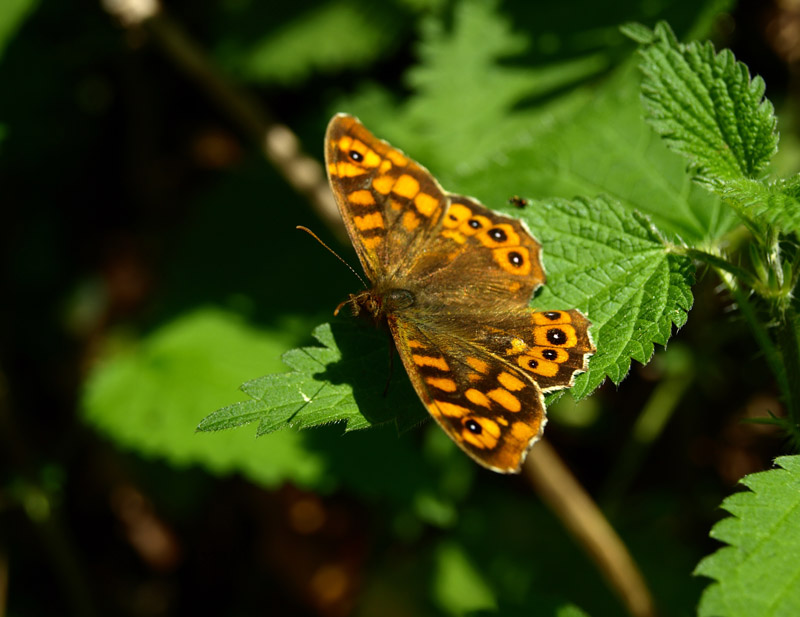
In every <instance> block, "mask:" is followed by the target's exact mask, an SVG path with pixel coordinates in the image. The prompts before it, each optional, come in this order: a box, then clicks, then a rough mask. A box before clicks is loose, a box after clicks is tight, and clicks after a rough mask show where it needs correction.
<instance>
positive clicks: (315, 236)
mask: <svg viewBox="0 0 800 617" xmlns="http://www.w3.org/2000/svg"><path fill="white" fill-rule="evenodd" d="M296 229H300V230H302V231H304V232H306V233H307V234H309V235H310V236H311V237H312V238H314V239H315V240H316V241H317V242H319V243H320V244H321V245H322V246H324V247H325V248H326V249H328V250H329V251H330V252H331V254H332V255H333V256H334V257H336V259H338V260H339V261H341V262H342V263H343V264H344V265H345V266H347V267H348V269H349V270H350V272H352V273H353V274H355V275H356V278H357V279H358V280H359V281H361V284H362V285H363V286H364V289H369V286H368V285H367V284H366V283H365V282H364V279H362V278H361V276H360V275H359V274H358V272H356V271H355V270H354V269H353V266H351V265H350V264H349V263H347V262H346V261H345V260H344V259H342V258H341V257H340V256H339V253H337V252H336V251H334V250H333V249H332V248H331V247H329V246H328V245H327V244H325V243H324V242H323V241H322V240H320V239H319V236H317V234H315V233H314V232H313V231H311V230H310V229H309V228H308V227H303V226H302V225H298V226H297V227H296ZM337 310H338V309H337Z"/></svg>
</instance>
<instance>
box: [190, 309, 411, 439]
mask: <svg viewBox="0 0 800 617" xmlns="http://www.w3.org/2000/svg"><path fill="white" fill-rule="evenodd" d="M314 338H316V339H317V341H319V343H320V346H313V347H302V348H300V349H292V350H291V351H288V352H286V353H285V354H284V355H283V362H284V363H285V364H286V365H287V366H289V367H290V368H291V369H293V370H292V371H291V372H289V373H279V374H273V375H266V376H265V377H261V378H260V379H255V380H253V381H250V382H248V383H245V384H244V385H243V386H242V388H241V389H242V391H243V392H244V393H245V394H247V395H248V396H249V397H250V398H251V400H248V401H242V402H239V403H234V404H233V405H229V406H228V407H224V408H222V409H220V410H218V411H216V412H214V413H213V414H211V415H210V416H208V417H207V418H205V419H204V420H203V421H202V422H201V423H200V425H199V426H198V427H197V428H198V430H200V431H215V430H221V429H226V428H232V427H235V426H241V425H243V424H249V423H250V422H254V421H259V426H258V429H257V434H258V435H264V434H266V433H271V432H273V431H276V430H278V429H281V428H286V427H289V426H291V427H294V428H309V427H312V426H320V425H324V424H330V423H332V422H343V423H344V428H345V431H352V430H357V429H362V428H366V427H368V426H373V425H377V424H384V423H387V422H395V423H396V424H397V427H398V429H399V430H400V431H404V430H406V429H407V428H410V427H411V426H414V425H416V424H419V423H420V422H421V421H422V420H424V419H426V418H427V412H426V411H425V408H424V407H423V406H422V404H421V403H420V402H419V400H418V399H417V396H416V394H414V392H413V390H412V389H411V384H410V382H409V381H408V379H407V378H406V377H405V376H404V375H401V372H403V368H402V365H400V363H399V361H398V360H397V358H395V359H394V362H395V363H396V364H398V365H399V366H397V367H394V369H395V370H394V371H393V372H394V373H395V374H394V375H393V376H392V377H391V382H390V383H389V384H388V388H389V392H388V395H384V392H385V390H386V388H387V380H388V379H390V362H391V360H390V355H389V354H390V350H391V348H390V346H389V345H390V334H389V333H388V331H382V330H376V329H375V328H374V327H371V326H369V325H367V323H363V322H360V320H355V319H350V318H342V319H341V320H338V321H336V322H334V323H332V324H322V325H320V326H318V327H317V328H315V330H314Z"/></svg>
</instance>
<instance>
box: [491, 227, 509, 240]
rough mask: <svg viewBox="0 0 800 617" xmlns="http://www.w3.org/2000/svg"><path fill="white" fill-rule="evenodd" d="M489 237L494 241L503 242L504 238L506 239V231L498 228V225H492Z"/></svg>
mask: <svg viewBox="0 0 800 617" xmlns="http://www.w3.org/2000/svg"><path fill="white" fill-rule="evenodd" d="M489 237H490V238H491V239H492V240H494V241H495V242H505V241H506V240H508V236H507V235H506V232H505V231H503V230H502V229H500V228H499V227H493V228H492V229H490V230H489Z"/></svg>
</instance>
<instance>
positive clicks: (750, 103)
mask: <svg viewBox="0 0 800 617" xmlns="http://www.w3.org/2000/svg"><path fill="white" fill-rule="evenodd" d="M640 53H641V59H642V60H641V64H640V68H641V70H642V73H643V75H644V79H643V81H642V99H643V103H644V107H645V110H646V113H647V119H648V121H649V122H650V123H651V125H652V126H653V127H654V128H655V130H656V131H657V132H658V133H659V134H660V135H661V136H662V137H663V139H664V140H665V141H666V143H667V144H668V145H669V146H670V148H672V149H673V150H675V151H676V152H679V153H680V154H682V155H684V156H686V157H687V158H688V159H689V160H690V162H691V163H692V165H693V166H695V167H696V173H697V174H698V179H699V180H701V181H703V182H704V183H706V184H708V185H710V186H711V187H719V186H720V185H721V184H723V183H724V182H725V181H729V180H737V179H740V178H742V177H745V178H758V177H760V176H761V174H762V172H763V171H764V169H765V168H766V166H767V165H768V164H769V162H770V160H771V158H772V156H773V155H774V154H775V152H776V151H777V148H778V134H777V132H776V123H777V121H776V118H775V115H774V113H773V108H772V104H771V103H770V102H769V101H768V100H767V99H765V98H764V90H765V86H764V81H763V80H762V79H761V78H760V77H755V78H753V79H751V78H750V73H749V71H748V69H747V66H745V65H744V64H742V63H741V62H737V61H736V59H735V58H734V56H733V54H732V53H731V52H730V51H729V50H723V51H721V52H720V53H715V51H714V47H713V45H712V44H711V43H709V42H706V43H702V44H701V43H697V42H693V43H689V44H682V43H679V42H678V41H677V39H676V38H675V35H674V34H673V32H672V30H671V29H670V28H669V26H667V25H666V24H665V23H663V22H662V23H660V24H658V25H657V26H656V28H655V32H654V40H653V42H652V43H651V44H649V45H647V46H645V47H644V48H643V49H642V50H641V52H640Z"/></svg>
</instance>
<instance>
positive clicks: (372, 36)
mask: <svg viewBox="0 0 800 617" xmlns="http://www.w3.org/2000/svg"><path fill="white" fill-rule="evenodd" d="M242 6H243V7H246V8H248V9H252V8H253V7H248V6H247V5H246V4H245V5H242ZM253 10H255V9H253ZM282 10H291V9H290V8H288V9H287V7H284V8H283V9H282ZM249 14H250V13H248V15H249ZM399 17H401V15H399V14H398V13H397V11H396V10H393V9H392V7H391V5H384V4H382V3H376V4H363V3H361V4H359V3H357V2H352V1H348V0H337V1H330V2H326V3H322V4H320V5H318V6H312V7H308V8H304V9H302V10H300V11H299V12H298V13H297V14H296V16H295V17H294V18H292V19H286V20H285V21H283V22H280V23H281V27H280V28H278V29H275V30H269V29H268V30H267V31H266V33H265V34H262V35H260V36H259V38H258V40H256V41H255V42H252V43H250V42H248V43H245V44H242V43H238V44H234V43H233V42H232V41H228V40H226V41H225V42H224V43H223V44H222V45H221V47H220V49H219V51H218V56H219V57H220V58H221V59H222V62H223V63H224V64H225V65H227V66H228V67H229V68H230V70H231V72H233V73H235V74H237V75H239V76H240V77H242V78H243V79H245V80H248V81H255V82H266V83H277V84H281V85H295V84H297V83H299V82H302V81H304V80H307V79H308V78H310V77H311V76H312V75H313V74H314V73H324V72H332V71H337V70H342V69H345V68H360V67H363V66H365V65H367V64H368V63H370V62H372V61H374V60H376V59H377V58H378V57H379V56H380V55H382V54H384V53H385V52H386V50H387V49H388V48H389V47H391V46H392V45H393V44H395V42H396V40H397V38H398V35H399V34H400V32H402V30H401V29H399V28H397V23H398V18H399ZM274 23H278V22H274ZM226 34H227V33H226Z"/></svg>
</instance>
